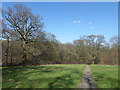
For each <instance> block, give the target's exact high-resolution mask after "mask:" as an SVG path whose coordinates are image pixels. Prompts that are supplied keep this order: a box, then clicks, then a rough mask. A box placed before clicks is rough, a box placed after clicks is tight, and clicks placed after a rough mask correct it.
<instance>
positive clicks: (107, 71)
mask: <svg viewBox="0 0 120 90" xmlns="http://www.w3.org/2000/svg"><path fill="white" fill-rule="evenodd" d="M91 68H92V74H93V77H94V80H95V83H96V85H97V87H98V88H118V66H109V65H91ZM119 88H120V87H119Z"/></svg>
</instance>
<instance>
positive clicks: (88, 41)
mask: <svg viewBox="0 0 120 90" xmlns="http://www.w3.org/2000/svg"><path fill="white" fill-rule="evenodd" d="M43 28H44V23H43V22H42V17H40V16H37V15H33V14H32V12H31V9H30V8H28V7H26V6H23V5H18V4H16V5H15V6H14V7H8V8H7V10H2V60H3V61H2V62H3V65H40V64H62V63H65V64H70V63H74V64H78V63H80V64H81V63H85V64H99V63H101V64H118V39H117V36H115V37H112V38H111V39H110V42H111V43H107V42H106V41H105V38H104V36H103V35H87V36H81V37H80V38H79V39H78V40H75V41H73V43H65V44H62V43H60V42H59V41H58V40H56V37H55V35H53V34H50V33H47V32H45V31H44V30H43Z"/></svg>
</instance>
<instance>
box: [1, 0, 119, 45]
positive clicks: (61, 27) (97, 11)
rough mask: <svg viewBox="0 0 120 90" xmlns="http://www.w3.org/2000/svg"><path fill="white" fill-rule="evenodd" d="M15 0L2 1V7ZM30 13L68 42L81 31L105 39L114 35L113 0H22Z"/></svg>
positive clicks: (115, 15) (48, 29)
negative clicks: (76, 0)
mask: <svg viewBox="0 0 120 90" xmlns="http://www.w3.org/2000/svg"><path fill="white" fill-rule="evenodd" d="M14 4H16V3H13V2H10V3H8V2H7V3H5V2H4V3H2V7H3V9H5V8H6V7H7V6H13V5H14ZM21 4H23V5H25V6H28V7H29V8H31V9H32V12H33V13H34V14H37V15H40V16H42V17H43V22H44V23H45V28H44V30H45V31H46V32H50V33H53V34H55V35H56V37H57V39H58V40H59V41H60V42H62V43H65V42H72V41H73V40H76V39H79V37H80V36H81V35H91V34H95V35H104V36H105V37H106V40H108V39H109V38H110V37H112V36H115V35H118V3H117V2H77V3H75V2H59V3H55V2H34V3H33V2H31V3H30V2H22V3H21Z"/></svg>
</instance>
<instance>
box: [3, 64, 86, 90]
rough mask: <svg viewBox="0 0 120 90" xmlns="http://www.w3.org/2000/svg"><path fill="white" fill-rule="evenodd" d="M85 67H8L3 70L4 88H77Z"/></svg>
mask: <svg viewBox="0 0 120 90" xmlns="http://www.w3.org/2000/svg"><path fill="white" fill-rule="evenodd" d="M84 66H85V65H43V66H31V67H8V68H7V69H6V68H5V69H4V70H3V84H2V85H3V88H75V87H76V84H77V83H78V82H79V81H80V79H81V77H82V71H83V70H84Z"/></svg>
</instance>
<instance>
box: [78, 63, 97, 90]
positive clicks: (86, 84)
mask: <svg viewBox="0 0 120 90" xmlns="http://www.w3.org/2000/svg"><path fill="white" fill-rule="evenodd" d="M95 87H96V85H95V84H94V80H93V79H92V75H91V69H90V66H89V65H87V66H86V68H85V70H84V72H83V77H82V82H80V84H79V85H78V86H77V88H88V89H90V90H91V89H93V88H94V89H95ZM88 89H87V90H88Z"/></svg>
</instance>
